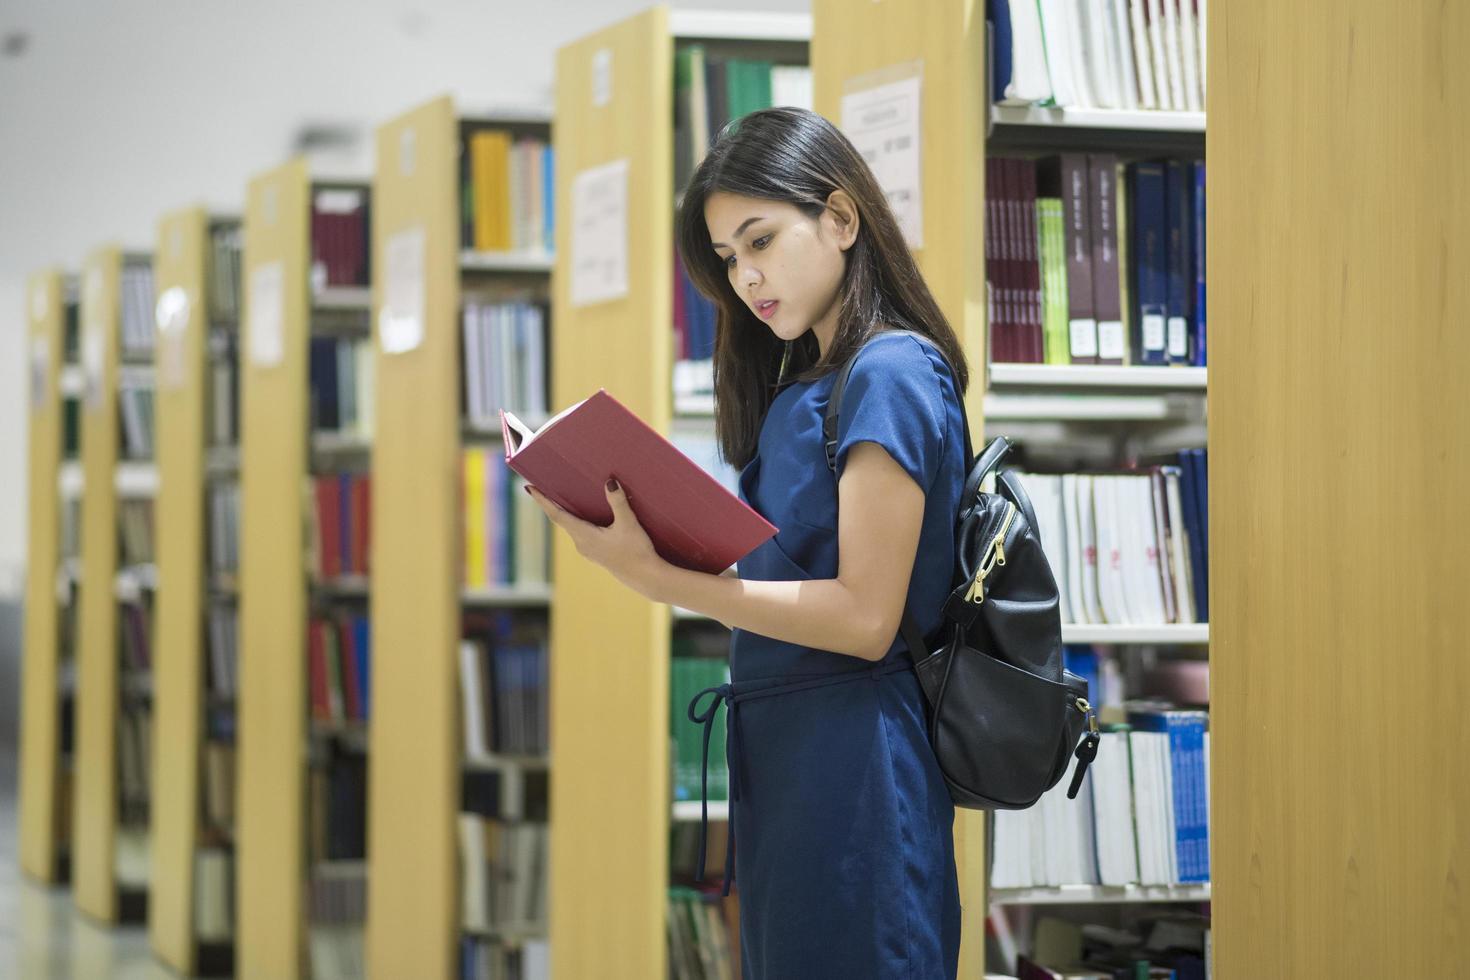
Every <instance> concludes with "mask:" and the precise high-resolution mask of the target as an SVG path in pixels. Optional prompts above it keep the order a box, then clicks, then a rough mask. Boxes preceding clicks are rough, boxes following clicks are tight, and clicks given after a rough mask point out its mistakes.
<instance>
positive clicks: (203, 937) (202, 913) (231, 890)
mask: <svg viewBox="0 0 1470 980" xmlns="http://www.w3.org/2000/svg"><path fill="white" fill-rule="evenodd" d="M234 865H235V862H234V857H233V855H232V854H231V852H229V851H227V850H225V849H223V848H218V847H205V848H200V849H199V850H197V851H195V852H194V938H195V939H197V940H199V941H200V942H206V943H219V942H228V941H229V939H230V937H231V936H232V935H234V922H235V912H234V907H235V902H234V894H235V867H234Z"/></svg>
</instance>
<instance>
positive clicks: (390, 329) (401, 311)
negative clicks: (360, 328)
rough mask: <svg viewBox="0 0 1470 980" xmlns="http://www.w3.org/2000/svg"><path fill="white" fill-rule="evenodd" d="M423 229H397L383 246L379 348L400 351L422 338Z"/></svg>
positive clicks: (414, 346) (421, 341)
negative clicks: (383, 271)
mask: <svg viewBox="0 0 1470 980" xmlns="http://www.w3.org/2000/svg"><path fill="white" fill-rule="evenodd" d="M424 244H425V238H424V229H423V226H422V225H419V226H417V227H414V228H409V229H408V230H406V231H400V232H399V233H398V234H396V235H394V236H393V237H392V238H389V239H388V242H387V245H386V246H385V247H384V249H383V259H384V265H385V266H386V269H385V279H384V293H383V309H382V311H381V312H380V313H379V314H378V347H379V349H380V350H382V352H383V353H384V354H402V353H404V352H406V351H411V350H413V349H415V348H416V347H418V346H419V345H420V344H422V343H423V341H424Z"/></svg>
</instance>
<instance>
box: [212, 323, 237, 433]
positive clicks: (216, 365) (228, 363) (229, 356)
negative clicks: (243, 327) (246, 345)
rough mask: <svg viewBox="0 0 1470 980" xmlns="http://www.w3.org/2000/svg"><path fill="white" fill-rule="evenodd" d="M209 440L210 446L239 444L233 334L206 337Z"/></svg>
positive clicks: (223, 333)
mask: <svg viewBox="0 0 1470 980" xmlns="http://www.w3.org/2000/svg"><path fill="white" fill-rule="evenodd" d="M209 345H210V358H209V398H208V401H207V402H206V405H205V410H206V411H207V412H208V415H209V421H208V430H207V431H208V438H209V444H210V445H211V446H222V447H223V446H236V445H238V444H239V442H240V359H239V356H238V353H239V347H238V344H237V343H236V334H234V333H232V332H231V331H229V330H212V331H210V334H209Z"/></svg>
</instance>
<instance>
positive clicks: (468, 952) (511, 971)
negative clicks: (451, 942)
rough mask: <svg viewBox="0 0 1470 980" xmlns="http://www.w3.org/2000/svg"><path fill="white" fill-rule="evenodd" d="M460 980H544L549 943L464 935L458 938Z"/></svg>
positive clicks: (549, 963)
mask: <svg viewBox="0 0 1470 980" xmlns="http://www.w3.org/2000/svg"><path fill="white" fill-rule="evenodd" d="M459 976H460V980H547V978H549V977H550V976H551V944H550V943H549V942H547V941H546V940H544V939H527V940H524V941H522V942H519V943H517V944H516V945H513V946H507V945H505V944H503V943H502V942H500V941H499V940H497V939H482V938H479V937H477V936H464V937H462V938H461V939H460V941H459Z"/></svg>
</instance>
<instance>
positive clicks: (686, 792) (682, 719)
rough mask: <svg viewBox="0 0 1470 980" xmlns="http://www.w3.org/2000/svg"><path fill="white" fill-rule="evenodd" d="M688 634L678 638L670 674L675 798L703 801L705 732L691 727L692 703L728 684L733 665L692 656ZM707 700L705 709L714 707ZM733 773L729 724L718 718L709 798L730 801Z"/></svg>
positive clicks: (712, 741) (711, 743)
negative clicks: (728, 759)
mask: <svg viewBox="0 0 1470 980" xmlns="http://www.w3.org/2000/svg"><path fill="white" fill-rule="evenodd" d="M691 652H692V651H691V649H690V646H689V640H688V638H687V636H685V635H678V636H675V638H674V641H673V657H672V659H671V660H670V665H669V666H670V674H669V715H670V717H669V723H670V729H671V731H672V733H673V736H674V799H675V800H697V799H699V798H700V792H701V780H702V773H703V772H704V768H703V758H704V729H703V728H702V727H700V726H698V725H694V724H691V723H690V721H689V716H688V713H687V712H688V708H689V702H690V701H691V700H692V699H693V698H694V696H695V695H696V694H698V693H699V692H700V691H703V690H704V689H705V688H709V687H716V686H718V685H720V684H727V683H729V681H730V664H729V661H728V660H726V659H721V658H717V657H700V656H692V655H690V654H691ZM710 703H711V702H710V699H709V698H706V699H705V701H704V703H703V704H702V705H701V708H707V707H709V706H710ZM729 793H730V770H729V768H728V767H727V765H726V763H725V724H724V721H723V719H718V720H717V721H716V724H715V726H714V728H713V729H712V731H711V734H710V740H709V799H711V800H725V799H729Z"/></svg>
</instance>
